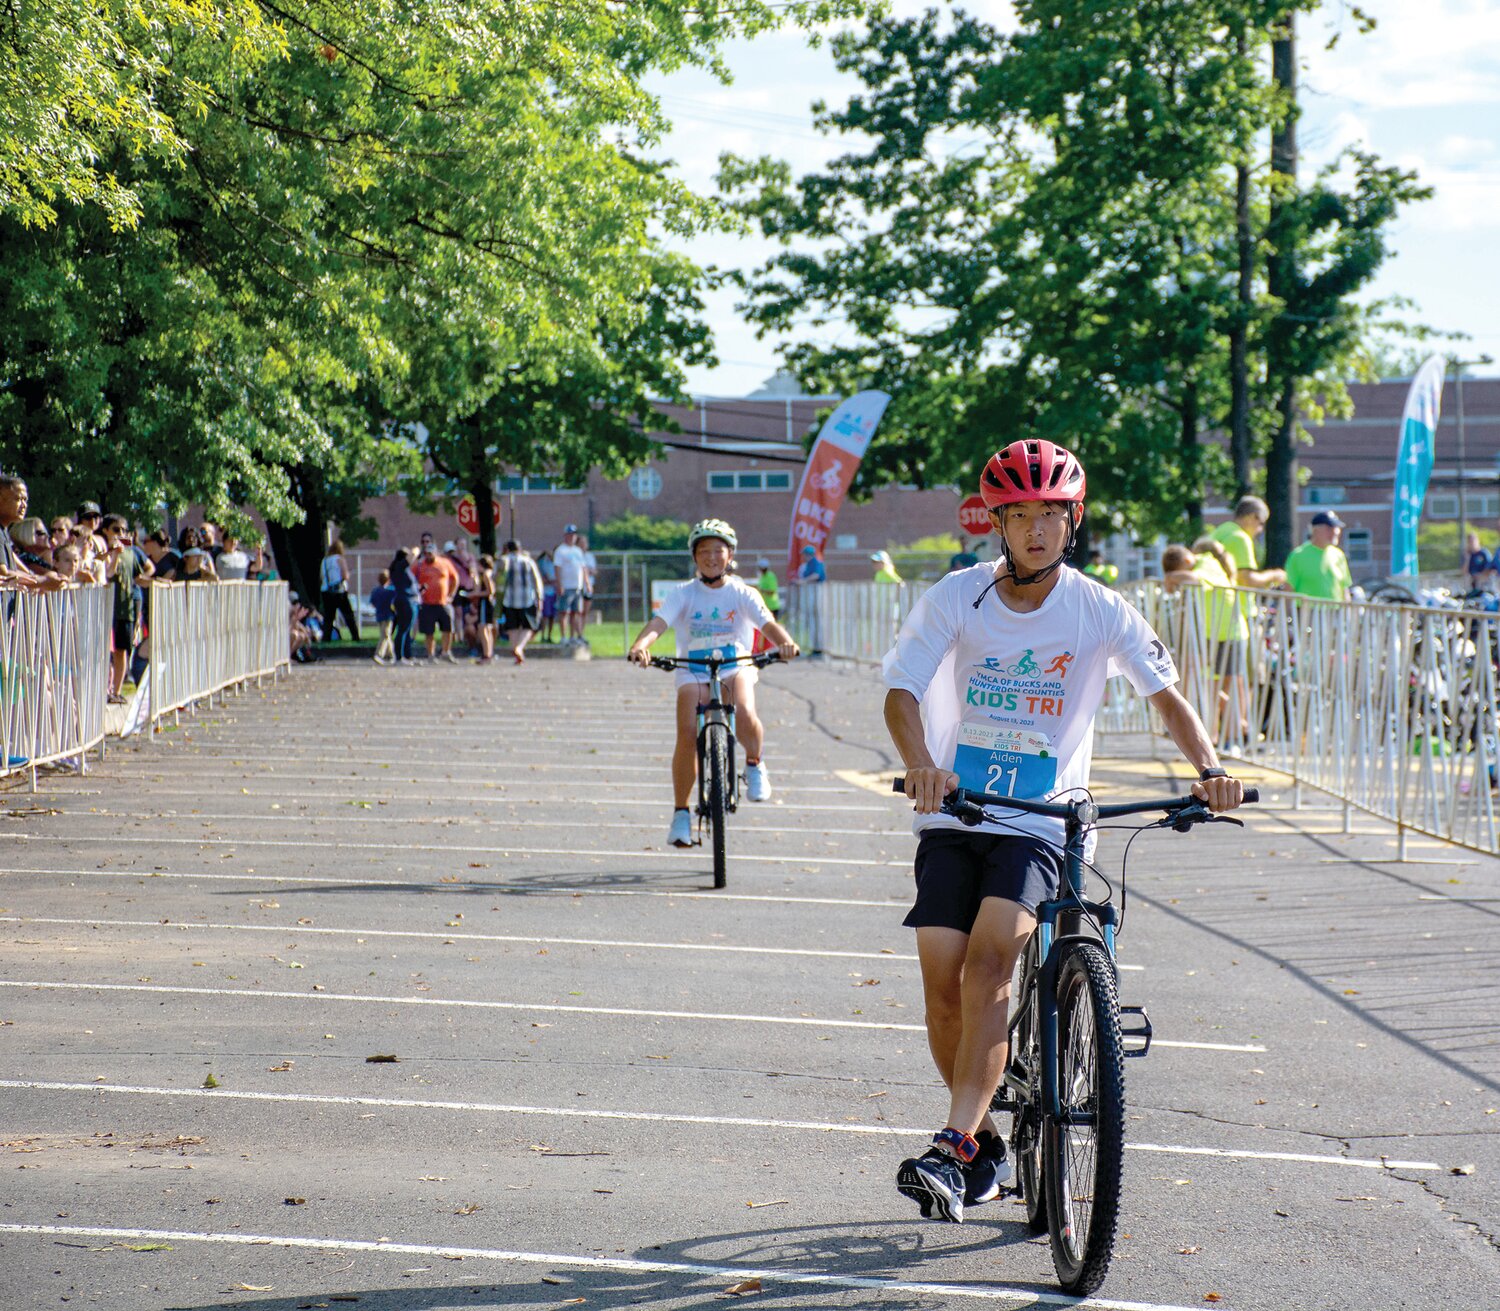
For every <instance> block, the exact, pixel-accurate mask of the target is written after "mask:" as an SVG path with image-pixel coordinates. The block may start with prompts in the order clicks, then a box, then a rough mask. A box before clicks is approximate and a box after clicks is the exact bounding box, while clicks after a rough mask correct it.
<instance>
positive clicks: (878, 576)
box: [870, 551, 903, 583]
mask: <svg viewBox="0 0 1500 1311" xmlns="http://www.w3.org/2000/svg"><path fill="white" fill-rule="evenodd" d="M870 563H871V564H873V565H874V566H875V582H877V583H899V582H902V581H903V579H902V577H901V575H900V574H898V573H897V572H896V565H895V562H894V561H893V560H892V559H891V557H890V554H889V553H888V552H886V551H876V552H875V553H874V554H873V555H871V556H870Z"/></svg>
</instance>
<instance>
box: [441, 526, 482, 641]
mask: <svg viewBox="0 0 1500 1311" xmlns="http://www.w3.org/2000/svg"><path fill="white" fill-rule="evenodd" d="M443 558H444V559H445V560H447V561H448V563H449V564H451V565H452V566H453V571H454V573H456V574H457V575H458V591H457V592H456V593H454V596H453V628H454V632H455V633H457V634H459V635H461V636H463V637H464V640H465V641H467V642H468V643H469V647H470V649H471V650H476V649H477V648H478V638H479V635H478V633H477V632H476V633H475V634H474V636H473V638H470V637H469V636H468V631H469V623H470V621H471V620H472V619H473V617H474V616H473V614H472V607H471V605H470V604H469V603H470V600H471V599H472V597H473V594H474V582H475V579H474V575H475V571H476V570H477V568H478V561H476V560H475V559H474V555H473V552H471V551H470V550H469V539H468V538H467V537H460V538H458V539H457V540H456V541H448V542H444V543H443Z"/></svg>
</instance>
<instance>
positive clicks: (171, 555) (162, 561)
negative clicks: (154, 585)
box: [141, 528, 182, 583]
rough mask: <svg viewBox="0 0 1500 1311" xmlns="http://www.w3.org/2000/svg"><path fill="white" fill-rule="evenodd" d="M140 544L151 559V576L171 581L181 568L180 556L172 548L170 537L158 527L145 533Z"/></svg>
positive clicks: (163, 580)
mask: <svg viewBox="0 0 1500 1311" xmlns="http://www.w3.org/2000/svg"><path fill="white" fill-rule="evenodd" d="M141 546H142V548H143V549H144V550H145V552H146V557H147V559H149V560H150V561H151V568H152V570H153V571H154V573H153V576H154V577H155V578H157V579H159V580H160V581H162V582H164V583H169V582H172V581H173V580H174V579H175V578H176V577H177V574H178V572H179V570H181V568H182V556H181V555H179V554H178V553H177V552H176V551H174V550H173V549H172V539H171V538H170V537H168V536H167V535H166V533H164V532H163V531H162V530H161V529H160V528H158V529H157V530H156V531H155V532H154V533H148V534H147V535H146V540H145V541H144V542H142V543H141Z"/></svg>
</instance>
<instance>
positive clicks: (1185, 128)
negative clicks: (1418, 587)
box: [720, 0, 1413, 534]
mask: <svg viewBox="0 0 1500 1311" xmlns="http://www.w3.org/2000/svg"><path fill="white" fill-rule="evenodd" d="M1285 9H1286V6H1285V4H1284V3H1277V4H1270V3H1257V2H1256V0H1209V2H1208V3H1204V4H1195V5H1182V4H1176V3H1170V2H1169V0H1155V2H1152V3H1147V4H1129V5H1126V4H1122V3H1119V0H1087V2H1085V3H1081V4H1080V3H1077V0H1024V2H1023V3H1021V4H1019V5H1018V6H1017V9H1016V13H1017V18H1018V22H1019V27H1018V30H1017V31H1016V32H1015V33H1014V34H1012V35H1009V36H1007V35H1003V34H1002V33H1000V32H999V31H997V30H996V29H994V28H992V27H989V26H987V25H986V24H984V23H982V22H980V21H978V20H976V19H974V18H972V17H970V16H968V15H965V14H963V13H960V12H955V13H954V14H953V16H952V17H951V19H950V20H945V19H944V18H942V17H941V16H940V15H938V14H937V13H936V12H931V11H930V12H929V13H928V14H926V15H925V16H924V17H921V18H916V19H907V20H894V19H890V20H883V21H875V22H872V23H871V24H870V26H869V28H868V30H866V31H864V32H860V33H855V34H847V35H845V36H843V37H842V38H840V39H839V40H838V42H837V43H836V44H835V51H836V55H837V58H838V60H839V63H840V66H841V67H842V68H843V69H844V70H845V71H846V72H848V73H851V74H853V75H855V76H856V77H858V78H859V79H860V80H861V82H862V83H863V84H864V90H863V91H862V92H861V93H860V94H859V95H857V96H855V97H854V98H853V99H851V100H850V102H849V103H848V104H847V105H846V106H844V107H843V108H841V109H837V110H833V111H829V112H825V114H824V115H823V122H824V124H825V125H826V126H827V127H829V128H831V129H834V130H838V131H841V132H860V133H864V134H866V135H867V136H869V137H870V138H872V140H873V144H872V145H871V146H870V147H869V148H868V149H867V150H856V151H851V152H850V153H848V154H846V155H844V156H843V157H841V158H839V159H837V160H835V161H834V162H833V163H832V164H831V165H830V166H829V168H828V169H827V171H825V172H822V173H818V174H814V175H811V176H808V177H804V178H801V179H798V180H794V179H793V178H792V176H791V173H790V170H788V169H787V168H786V167H785V166H783V165H780V164H778V163H776V162H774V161H768V160H758V161H746V160H738V159H734V158H732V157H730V158H726V160H725V161H724V165H723V168H722V170H721V178H720V181H721V185H722V186H723V187H724V188H725V189H726V191H728V192H729V193H730V194H731V195H733V196H734V197H735V198H736V201H737V203H738V206H739V208H740V209H741V210H742V212H744V213H745V214H747V215H748V216H749V217H751V218H752V219H754V220H756V221H757V222H759V224H760V225H761V228H762V230H763V231H765V232H766V233H767V234H768V235H771V236H775V237H778V238H780V239H782V240H783V241H784V242H786V243H787V245H788V251H787V252H786V253H785V254H784V255H782V256H780V257H778V258H777V259H775V260H774V261H772V263H771V264H770V265H768V266H767V267H766V268H764V269H762V270H760V271H759V272H758V273H756V274H755V275H753V276H751V277H750V278H748V279H746V286H747V290H748V300H749V306H748V308H749V309H750V312H751V313H752V315H753V316H754V318H755V319H756V320H757V321H758V322H759V323H760V324H761V325H762V326H763V327H764V328H766V329H768V330H777V331H788V330H791V329H793V328H794V327H796V328H804V327H805V326H806V325H807V324H808V321H809V317H810V318H811V326H812V328H813V329H814V330H815V329H816V328H817V327H818V326H820V325H822V324H825V323H828V322H830V321H833V320H835V319H844V320H847V322H848V323H849V324H850V325H852V328H853V332H852V333H845V334H843V335H842V336H840V338H839V344H838V345H835V346H825V345H819V344H814V343H813V342H812V341H805V342H804V344H802V345H799V346H798V347H796V348H795V349H794V350H793V351H792V352H791V363H792V365H793V367H794V369H796V371H797V372H799V373H800V374H801V375H802V376H803V377H804V379H806V380H807V381H808V382H810V383H811V384H813V385H814V386H818V387H835V388H840V389H849V388H852V387H855V386H858V385H872V384H873V385H879V386H881V387H883V388H885V389H886V390H889V391H891V392H892V393H893V395H894V398H895V399H894V400H893V402H892V405H891V408H890V410H889V411H888V413H887V415H886V418H885V420H884V422H883V424H882V428H881V432H880V433H879V434H877V436H876V438H875V444H876V446H877V447H878V457H879V458H873V456H874V455H875V454H876V453H872V458H870V459H867V460H866V461H865V464H864V466H863V468H862V474H863V475H864V477H866V478H885V479H888V480H890V481H897V482H908V481H915V482H917V483H918V484H920V485H933V484H937V483H943V482H957V483H958V484H959V485H961V486H967V485H971V484H972V482H973V479H974V477H975V476H976V474H977V471H978V467H979V465H980V464H981V463H982V461H983V460H984V459H985V458H986V457H987V456H988V454H989V453H990V452H991V451H992V450H993V449H994V448H995V447H996V446H997V445H999V444H1001V443H1003V442H1005V441H1009V440H1014V439H1016V438H1020V437H1041V438H1049V439H1052V440H1058V441H1062V442H1065V443H1066V444H1068V445H1070V446H1072V447H1074V448H1076V449H1077V450H1078V451H1079V453H1080V454H1081V456H1082V457H1083V459H1084V461H1085V463H1086V464H1087V466H1088V470H1089V482H1090V494H1091V500H1093V501H1094V502H1095V508H1096V510H1102V511H1104V513H1105V515H1106V517H1107V519H1108V520H1109V521H1111V522H1112V523H1114V524H1116V525H1123V524H1125V523H1127V522H1128V523H1129V524H1130V525H1131V527H1132V528H1134V529H1135V530H1136V531H1138V532H1142V533H1150V532H1153V531H1157V530H1162V531H1171V532H1174V533H1177V534H1181V533H1184V532H1187V531H1190V530H1191V527H1192V526H1193V525H1194V524H1195V523H1196V521H1197V519H1198V517H1199V514H1200V510H1199V506H1200V502H1201V495H1202V490H1203V488H1204V485H1205V481H1208V482H1210V483H1219V484H1221V485H1222V484H1224V483H1227V482H1228V481H1229V480H1230V478H1231V470H1230V467H1229V464H1228V461H1227V459H1226V458H1225V457H1224V455H1223V453H1222V452H1221V451H1220V449H1219V447H1218V446H1217V445H1215V444H1211V443H1208V442H1207V441H1206V435H1207V433H1208V432H1209V431H1210V430H1212V429H1214V428H1219V427H1222V426H1226V420H1227V417H1228V411H1229V408H1230V400H1231V383H1230V356H1231V352H1230V345H1229V343H1230V333H1231V329H1232V328H1233V327H1234V326H1235V325H1236V324H1237V323H1238V324H1239V325H1240V326H1241V327H1242V328H1246V329H1248V335H1249V338H1250V342H1251V345H1252V347H1253V350H1254V358H1255V369H1254V377H1253V378H1252V379H1251V382H1252V384H1253V393H1254V395H1253V399H1254V401H1255V402H1256V404H1255V405H1254V407H1253V413H1254V414H1255V417H1256V425H1255V431H1254V433H1253V439H1254V441H1255V443H1256V446H1257V448H1258V449H1263V448H1264V446H1265V443H1266V442H1267V440H1268V439H1269V437H1270V434H1271V431H1272V429H1273V427H1274V416H1273V415H1272V414H1271V412H1270V411H1271V405H1270V403H1269V400H1270V398H1269V395H1268V390H1269V389H1268V385H1267V381H1266V365H1265V352H1266V336H1267V333H1268V331H1269V328H1270V326H1271V325H1272V324H1273V323H1275V322H1276V321H1277V315H1278V313H1279V314H1281V315H1282V316H1283V317H1291V316H1304V317H1306V318H1309V319H1310V318H1311V317H1313V316H1322V317H1323V318H1324V319H1325V320H1326V319H1328V318H1329V316H1331V315H1333V314H1334V313H1335V311H1334V309H1332V308H1331V306H1332V305H1334V304H1336V305H1337V315H1338V317H1339V322H1340V323H1341V324H1354V323H1356V322H1357V320H1358V316H1357V315H1356V314H1355V313H1354V311H1353V310H1352V309H1350V308H1349V307H1348V301H1347V298H1348V296H1349V294H1350V292H1351V291H1352V290H1353V289H1354V288H1355V287H1357V286H1358V285H1360V284H1361V278H1362V277H1367V276H1368V273H1369V272H1371V271H1373V265H1372V264H1371V263H1370V260H1369V258H1368V257H1370V256H1373V255H1376V254H1377V253H1378V251H1377V247H1375V246H1373V245H1372V244H1371V243H1370V241H1368V240H1367V239H1366V237H1365V236H1363V235H1361V234H1370V235H1371V236H1374V237H1375V238H1377V239H1378V237H1379V234H1380V233H1381V232H1383V230H1384V228H1385V226H1386V225H1387V224H1388V222H1389V217H1390V213H1391V212H1392V211H1391V208H1390V204H1389V203H1388V202H1392V201H1397V200H1399V199H1401V198H1403V195H1409V194H1413V193H1411V192H1410V191H1409V190H1407V191H1405V192H1403V188H1406V187H1408V186H1409V179H1407V178H1405V176H1404V175H1398V174H1395V173H1394V172H1393V171H1390V170H1380V169H1378V167H1377V166H1376V165H1374V163H1373V161H1367V160H1364V159H1358V160H1356V161H1355V166H1354V174H1355V180H1354V184H1353V188H1352V190H1351V191H1350V192H1349V193H1348V194H1344V193H1340V192H1338V191H1337V190H1336V189H1335V187H1334V185H1333V181H1332V179H1331V178H1325V179H1323V180H1322V181H1321V182H1320V194H1319V195H1318V197H1317V198H1314V196H1313V194H1312V193H1309V194H1308V196H1307V197H1298V198H1297V200H1296V206H1297V211H1298V213H1299V214H1300V215H1302V217H1301V218H1299V220H1298V221H1299V223H1300V226H1299V227H1298V228H1297V230H1296V233H1295V240H1297V241H1298V242H1299V243H1300V245H1301V246H1303V247H1306V248H1307V249H1308V259H1307V266H1308V270H1309V285H1308V286H1307V287H1306V288H1305V289H1303V290H1299V292H1298V297H1299V300H1298V303H1297V304H1295V305H1294V304H1292V303H1290V299H1288V300H1287V301H1286V302H1273V301H1272V300H1271V299H1270V298H1269V297H1268V296H1267V295H1266V292H1265V280H1264V272H1263V266H1264V258H1265V252H1264V249H1263V245H1262V243H1261V241H1260V240H1259V238H1257V240H1256V241H1255V242H1253V243H1252V253H1253V255H1254V258H1255V259H1256V261H1257V270H1258V272H1257V277H1256V282H1257V288H1258V290H1257V293H1256V295H1255V296H1254V297H1253V298H1252V301H1251V304H1250V306H1249V317H1250V322H1249V323H1248V325H1247V324H1245V322H1244V320H1245V317H1246V306H1245V305H1244V304H1243V303H1242V302H1241V300H1240V298H1239V296H1238V288H1237V282H1238V277H1237V274H1238V264H1239V258H1240V243H1239V242H1238V240H1237V230H1236V219H1237V216H1238V212H1237V211H1238V207H1237V200H1238V197H1237V194H1236V185H1235V184H1236V165H1238V164H1245V163H1246V162H1247V161H1248V160H1250V158H1251V153H1252V152H1253V151H1263V150H1264V148H1265V136H1266V129H1267V128H1268V126H1269V125H1270V124H1272V123H1274V122H1276V121H1278V116H1279V115H1285V114H1286V113H1288V112H1289V107H1288V106H1287V105H1286V104H1285V103H1284V101H1283V100H1281V99H1279V98H1278V97H1277V95H1276V94H1275V89H1274V87H1273V86H1272V85H1271V82H1270V79H1269V76H1268V72H1269V60H1268V50H1269V45H1270V39H1271V35H1272V31H1273V27H1274V24H1275V23H1276V21H1277V20H1278V19H1279V18H1280V17H1281V15H1282V14H1283V13H1284V11H1285ZM1246 173H1247V177H1248V178H1249V180H1250V187H1251V194H1250V196H1249V197H1248V199H1247V205H1248V214H1249V221H1250V223H1251V224H1252V226H1253V228H1254V230H1255V232H1256V233H1257V234H1263V233H1264V229H1265V226H1266V223H1267V221H1268V214H1269V208H1270V191H1269V183H1268V175H1267V172H1266V170H1265V169H1264V167H1263V166H1257V167H1255V168H1251V169H1247V170H1246ZM1354 247H1359V249H1360V251H1361V253H1362V255H1363V256H1365V257H1366V258H1364V260H1363V262H1362V263H1361V264H1360V266H1359V272H1358V276H1356V269H1355V267H1354V265H1353V264H1350V263H1345V262H1342V259H1343V256H1344V255H1346V254H1350V253H1352V250H1353V248H1354ZM1374 262H1375V263H1377V264H1378V258H1376V259H1375V261H1374ZM1314 279H1317V280H1320V281H1319V286H1318V287H1317V289H1316V290H1314V289H1313V288H1312V286H1311V280H1314ZM1330 298H1332V299H1330ZM809 307H811V313H810V314H809ZM1299 322H1300V319H1299ZM1313 331H1316V330H1315V329H1312V328H1311V327H1307V328H1304V327H1301V326H1299V327H1298V328H1297V329H1296V330H1295V335H1297V336H1298V337H1299V338H1300V337H1303V336H1306V335H1307V334H1308V333H1309V332H1313ZM1324 335H1325V337H1326V343H1327V350H1326V351H1325V352H1324V353H1323V355H1321V356H1320V357H1319V358H1318V361H1317V365H1316V368H1314V369H1312V370H1310V371H1306V372H1304V374H1303V375H1300V376H1304V377H1315V378H1316V379H1317V381H1318V382H1320V383H1322V382H1325V381H1328V380H1329V379H1330V378H1331V377H1333V376H1334V375H1335V374H1336V367H1337V365H1338V364H1340V363H1341V362H1343V361H1344V360H1345V359H1346V358H1347V356H1348V354H1349V352H1350V350H1351V349H1352V345H1353V344H1354V341H1355V338H1356V334H1351V333H1348V332H1345V331H1343V330H1342V329H1340V330H1337V331H1335V330H1333V329H1332V328H1331V327H1330V328H1329V329H1328V330H1327V332H1326V333H1325V334H1324ZM1304 358H1311V357H1310V355H1309V356H1305V357H1304Z"/></svg>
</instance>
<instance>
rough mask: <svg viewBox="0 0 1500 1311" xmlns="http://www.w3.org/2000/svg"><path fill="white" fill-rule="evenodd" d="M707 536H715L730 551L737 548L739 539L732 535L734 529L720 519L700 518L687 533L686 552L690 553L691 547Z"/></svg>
mask: <svg viewBox="0 0 1500 1311" xmlns="http://www.w3.org/2000/svg"><path fill="white" fill-rule="evenodd" d="M708 537H717V538H718V539H719V540H720V541H721V542H723V543H724V544H725V545H726V546H727V547H729V549H730V551H731V552H733V551H737V550H738V549H739V545H740V539H739V538H738V537H736V536H735V535H734V529H733V528H731V527H730V526H729V525H728V524H727V523H725V522H724V521H723V520H722V519H700V520H699V521H698V522H697V523H695V524H694V525H693V527H692V530H691V531H690V532H689V533H688V554H689V555H691V554H692V553H693V548H694V547H696V546H697V545H698V543H699V542H701V541H703V540H704V539H705V538H708Z"/></svg>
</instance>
